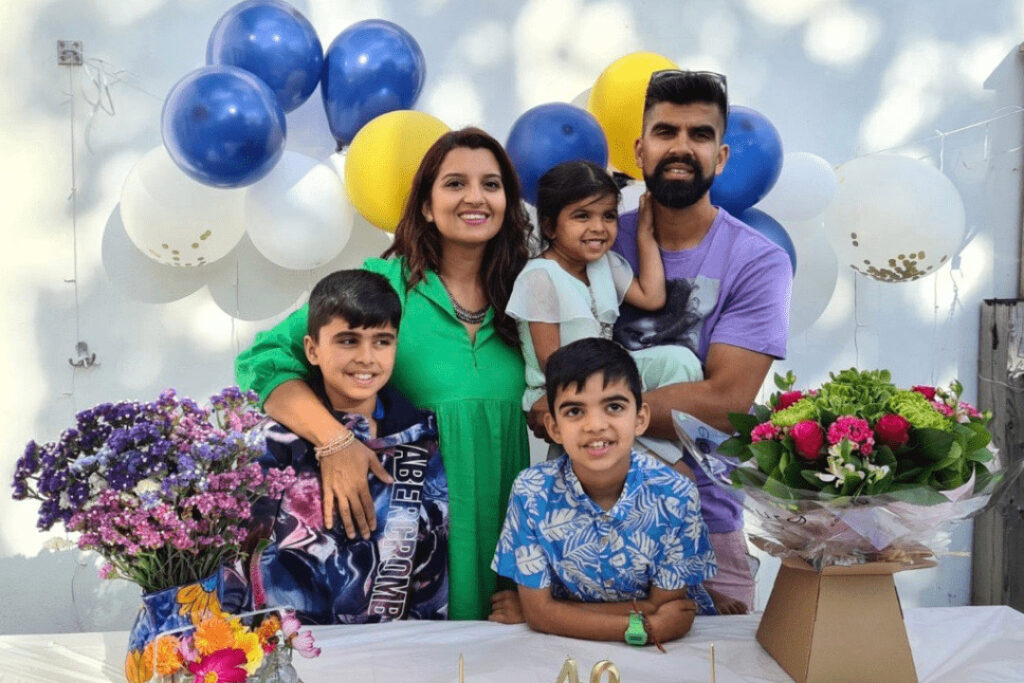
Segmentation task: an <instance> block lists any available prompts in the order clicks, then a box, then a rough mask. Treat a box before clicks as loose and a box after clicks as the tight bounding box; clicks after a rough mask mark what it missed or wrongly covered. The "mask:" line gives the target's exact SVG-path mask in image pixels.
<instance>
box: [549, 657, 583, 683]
mask: <svg viewBox="0 0 1024 683" xmlns="http://www.w3.org/2000/svg"><path fill="white" fill-rule="evenodd" d="M555 683H580V671H579V668H578V667H577V666H576V660H575V659H573V658H572V655H569V656H567V657H566V658H565V663H564V664H562V671H561V672H559V674H558V680H556V681H555Z"/></svg>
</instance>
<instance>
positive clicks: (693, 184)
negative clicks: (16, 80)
mask: <svg viewBox="0 0 1024 683" xmlns="http://www.w3.org/2000/svg"><path fill="white" fill-rule="evenodd" d="M678 163H683V164H686V165H688V166H689V167H690V168H692V169H693V177H692V178H691V179H689V180H669V179H668V178H666V177H665V168H666V167H667V166H668V165H669V164H678ZM714 181H715V174H714V173H711V174H709V175H707V176H705V175H704V169H703V168H701V165H700V161H698V160H697V158H696V157H695V156H693V155H691V154H686V155H683V156H670V157H665V158H664V159H662V160H661V161H659V162H658V165H657V166H656V167H655V169H654V173H652V174H651V175H647V174H646V173H645V174H644V182H645V183H647V189H648V190H650V191H651V195H652V196H653V197H654V201H656V202H658V203H659V204H661V205H662V206H667V207H668V208H670V209H685V208H686V207H688V206H693V205H694V204H695V203H697V200H699V199H700V198H701V197H703V196H704V195H705V194H707V191H708V190H710V189H711V183H713V182H714Z"/></svg>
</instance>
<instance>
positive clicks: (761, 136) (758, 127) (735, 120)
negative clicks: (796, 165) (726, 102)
mask: <svg viewBox="0 0 1024 683" xmlns="http://www.w3.org/2000/svg"><path fill="white" fill-rule="evenodd" d="M723 142H724V143H725V144H727V145H729V161H727V162H726V164H725V169H724V170H723V171H722V174H721V175H719V176H718V177H717V178H715V182H714V184H713V185H712V186H711V203H712V204H714V205H715V206H720V207H722V208H723V209H725V210H726V211H728V212H729V213H731V214H733V215H734V216H736V215H739V214H740V213H741V212H742V211H743V210H744V209H748V208H750V207H751V206H753V205H754V204H757V203H758V202H759V201H761V199H762V198H764V196H765V195H766V194H768V190H770V189H772V186H773V185H775V181H776V180H778V179H779V174H780V173H782V138H781V137H779V131H777V130H776V129H775V126H773V125H772V122H771V121H769V120H768V119H767V118H765V117H764V115H762V114H760V113H759V112H756V111H754V110H753V109H750V108H748V107H737V106H733V107H729V120H728V122H727V125H726V127H725V139H724V140H723Z"/></svg>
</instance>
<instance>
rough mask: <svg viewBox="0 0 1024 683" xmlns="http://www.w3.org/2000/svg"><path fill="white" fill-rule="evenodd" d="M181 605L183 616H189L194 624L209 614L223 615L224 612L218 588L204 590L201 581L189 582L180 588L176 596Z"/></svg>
mask: <svg viewBox="0 0 1024 683" xmlns="http://www.w3.org/2000/svg"><path fill="white" fill-rule="evenodd" d="M176 599H177V601H178V604H179V607H178V611H179V612H181V615H182V616H187V617H188V618H189V619H190V620H191V621H192V623H193V624H198V623H199V622H200V621H201V620H202V619H204V618H206V617H207V616H210V615H214V616H221V615H222V614H224V612H223V611H222V610H221V608H220V600H219V599H218V598H217V590H216V589H214V590H212V591H206V590H203V586H202V584H200V583H193V584H189V585H188V586H184V587H182V588H180V589H178V594H177V596H176Z"/></svg>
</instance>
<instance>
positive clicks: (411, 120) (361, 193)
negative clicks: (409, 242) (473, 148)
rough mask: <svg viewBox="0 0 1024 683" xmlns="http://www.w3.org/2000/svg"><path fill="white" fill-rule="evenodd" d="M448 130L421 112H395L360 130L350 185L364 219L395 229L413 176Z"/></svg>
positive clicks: (352, 149)
mask: <svg viewBox="0 0 1024 683" xmlns="http://www.w3.org/2000/svg"><path fill="white" fill-rule="evenodd" d="M448 130H449V128H448V126H446V125H445V124H444V123H443V122H442V121H440V120H439V119H436V118H434V117H433V116H431V115H430V114H424V113H423V112H421V111H410V110H401V111H392V112H388V113H387V114H382V115H381V116H378V117H377V118H375V119H373V120H372V121H370V122H369V123H367V124H366V125H365V126H363V127H362V128H361V129H359V132H358V133H356V136H355V138H354V139H353V140H352V144H351V145H349V148H348V155H347V156H346V157H345V188H346V189H347V190H348V196H349V199H351V200H352V205H353V206H354V207H355V208H356V211H358V212H359V213H360V214H361V215H362V216H363V218H365V219H366V220H368V221H370V222H371V223H373V224H374V225H376V226H377V227H378V228H380V229H381V230H387V231H388V232H394V231H395V228H396V227H397V226H398V221H399V219H401V217H402V210H403V209H404V208H405V201H406V199H408V197H409V191H410V190H411V189H412V179H413V176H414V175H416V169H418V168H419V166H420V162H421V161H423V155H424V154H426V153H427V150H428V149H430V146H431V145H433V144H434V143H435V142H437V139H438V138H440V137H441V136H442V135H444V134H445V133H447V132H448Z"/></svg>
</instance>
